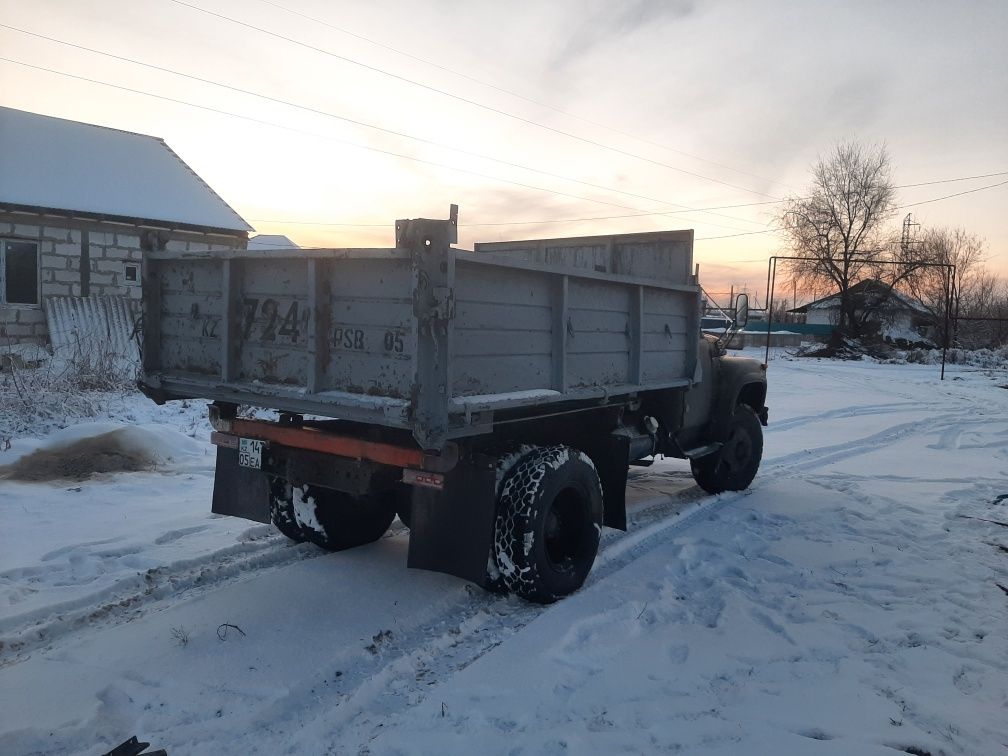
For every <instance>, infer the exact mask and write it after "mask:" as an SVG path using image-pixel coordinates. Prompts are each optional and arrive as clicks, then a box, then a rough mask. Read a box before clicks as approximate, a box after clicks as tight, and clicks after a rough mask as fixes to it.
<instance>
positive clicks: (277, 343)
mask: <svg viewBox="0 0 1008 756" xmlns="http://www.w3.org/2000/svg"><path fill="white" fill-rule="evenodd" d="M396 230H397V246H396V247H395V248H391V249H313V250H299V249H295V250H276V251H258V250H257V251H240V250H239V251H228V252H206V253H176V252H154V253H150V254H149V255H148V256H147V260H146V268H145V271H144V348H143V374H142V378H141V384H142V386H143V387H144V388H145V390H146V391H147V392H148V393H149V394H150V395H151V396H153V397H154V398H156V399H159V400H167V399H179V398H207V399H213V400H217V401H224V402H233V403H240V404H251V405H256V406H261V407H267V408H272V409H276V410H279V411H284V412H292V413H299V414H310V415H318V416H323V417H332V418H342V419H346V420H356V421H362V422H366V423H371V424H376V425H381V426H386V427H390V428H401V429H407V430H410V431H411V432H412V434H413V436H414V438H415V439H416V440H417V442H418V444H419V445H420V446H421V447H423V448H425V449H438V448H440V447H441V446H442V445H443V444H444V442H445V441H447V440H449V439H452V438H458V437H462V436H467V435H473V434H477V433H482V432H486V431H487V430H488V429H489V428H490V427H492V423H493V418H494V413H495V412H498V411H501V410H505V409H514V408H530V407H536V406H542V405H552V404H556V403H563V402H572V401H583V400H588V399H598V398H609V397H616V396H620V395H626V394H632V393H636V392H641V391H646V390H651V389H660V388H668V387H672V386H686V385H689V384H690V382H691V381H692V379H693V377H694V372H695V369H696V357H697V336H698V334H699V287H698V286H697V283H696V279H695V276H694V274H693V271H692V239H693V235H692V232H691V231H671V232H659V233H647V234H627V235H620V236H608V237H591V238H578V239H558V240H535V241H529V242H503V243H495V244H485V245H483V244H481V245H477V246H476V251H475V252H469V251H464V250H459V249H455V248H454V247H452V246H451V242H452V241H454V238H455V233H454V231H455V227H454V222H453V221H430V220H423V219H420V220H412V221H399V222H398V223H397V225H396Z"/></svg>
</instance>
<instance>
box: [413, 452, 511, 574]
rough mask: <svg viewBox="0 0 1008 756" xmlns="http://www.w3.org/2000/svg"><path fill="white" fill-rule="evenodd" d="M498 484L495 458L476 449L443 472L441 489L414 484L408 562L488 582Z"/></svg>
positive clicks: (420, 566)
mask: <svg viewBox="0 0 1008 756" xmlns="http://www.w3.org/2000/svg"><path fill="white" fill-rule="evenodd" d="M496 484H497V470H496V466H495V460H494V459H493V458H492V457H484V456H482V455H477V456H476V458H475V459H472V460H464V461H461V462H459V464H458V465H456V466H455V469H453V470H452V471H451V472H449V473H446V474H445V480H444V489H443V490H441V491H438V490H435V489H431V488H422V487H419V486H415V487H414V488H413V501H412V505H411V510H412V511H411V512H410V537H409V558H408V560H407V565H408V566H409V567H415V568H417V569H421V570H432V571H434V572H444V573H447V574H449V575H455V576H456V577H460V578H462V579H463V580H468V581H470V582H472V583H476V584H477V585H479V586H482V587H484V588H486V587H487V559H488V558H489V556H490V547H491V545H492V543H493V525H494V518H495V516H496V512H495V505H496V501H495V489H496Z"/></svg>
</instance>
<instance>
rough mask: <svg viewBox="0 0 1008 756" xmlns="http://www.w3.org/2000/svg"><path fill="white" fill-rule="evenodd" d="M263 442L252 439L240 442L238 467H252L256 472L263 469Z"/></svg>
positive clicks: (244, 439)
mask: <svg viewBox="0 0 1008 756" xmlns="http://www.w3.org/2000/svg"><path fill="white" fill-rule="evenodd" d="M262 450H263V442H262V441H256V440H255V439H251V438H243V439H241V440H239V441H238V466H239V467H252V468H254V469H256V470H259V469H261V468H262Z"/></svg>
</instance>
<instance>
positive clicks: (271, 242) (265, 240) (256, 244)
mask: <svg viewBox="0 0 1008 756" xmlns="http://www.w3.org/2000/svg"><path fill="white" fill-rule="evenodd" d="M248 248H249V249H301V247H299V246H298V245H297V244H295V243H294V242H293V241H291V240H290V239H288V238H287V237H286V236H284V235H283V234H258V235H256V236H252V237H250V238H249V240H248Z"/></svg>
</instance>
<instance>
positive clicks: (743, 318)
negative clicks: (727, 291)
mask: <svg viewBox="0 0 1008 756" xmlns="http://www.w3.org/2000/svg"><path fill="white" fill-rule="evenodd" d="M748 322H749V295H748V294H739V295H738V296H737V297H736V298H735V327H736V328H738V329H739V330H742V329H743V328H745V327H746V323H748Z"/></svg>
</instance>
